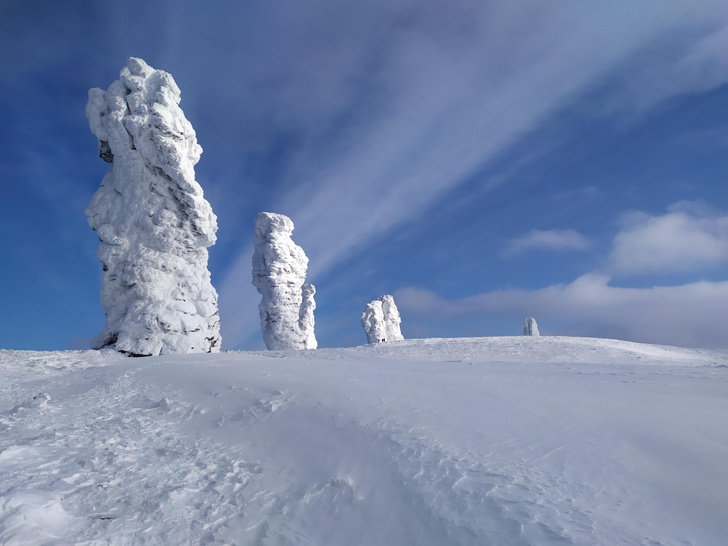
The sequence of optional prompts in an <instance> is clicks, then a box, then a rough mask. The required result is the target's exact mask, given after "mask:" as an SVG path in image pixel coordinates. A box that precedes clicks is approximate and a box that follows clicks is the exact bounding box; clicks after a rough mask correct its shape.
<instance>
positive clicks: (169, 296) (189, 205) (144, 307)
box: [86, 57, 221, 356]
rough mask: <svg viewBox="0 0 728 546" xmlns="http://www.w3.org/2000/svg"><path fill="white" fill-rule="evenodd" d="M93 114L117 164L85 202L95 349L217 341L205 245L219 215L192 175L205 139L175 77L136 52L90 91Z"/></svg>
mask: <svg viewBox="0 0 728 546" xmlns="http://www.w3.org/2000/svg"><path fill="white" fill-rule="evenodd" d="M88 95H89V98H88V104H87V105H86V117H87V118H88V121H89V125H90V126H91V130H92V131H93V133H94V134H95V135H96V137H97V138H98V139H99V156H100V157H101V158H102V159H103V160H104V161H106V162H108V163H111V169H110V170H109V172H108V173H107V174H106V176H105V177H104V179H103V181H102V182H101V187H100V188H99V189H98V190H97V191H96V193H95V194H94V196H93V198H92V200H91V204H90V205H89V206H88V208H87V209H86V216H87V217H88V223H89V225H90V226H91V228H92V229H93V230H95V231H96V233H97V235H98V237H99V241H100V242H99V249H98V257H99V260H100V261H101V265H102V267H103V270H104V276H103V280H102V289H101V304H102V307H103V309H104V313H105V314H106V325H105V327H104V329H103V331H102V332H101V333H100V334H99V335H98V336H96V338H94V339H93V340H92V343H91V345H92V347H93V348H96V349H98V348H102V347H112V348H114V349H116V350H117V351H119V352H123V353H128V354H131V355H137V356H141V355H159V354H166V353H202V352H204V353H210V352H217V351H219V350H220V341H221V338H220V332H219V330H220V319H219V315H218V307H217V293H216V292H215V289H214V288H213V287H212V284H211V283H210V272H209V271H208V269H207V259H208V254H207V247H209V246H211V245H213V244H214V243H215V232H216V231H217V218H216V217H215V215H214V214H213V212H212V208H211V207H210V204H209V203H208V202H207V201H206V200H205V198H204V197H203V193H202V188H201V187H200V185H199V184H198V183H197V182H196V181H195V172H194V166H195V164H196V163H197V161H198V160H199V158H200V154H201V153H202V148H201V147H200V146H199V145H198V144H197V139H196V136H195V131H194V129H193V128H192V125H191V124H190V122H189V121H187V119H186V118H185V116H184V113H183V112H182V110H181V109H180V107H179V106H178V104H179V101H180V91H179V88H178V87H177V84H175V82H174V80H173V79H172V76H171V75H169V74H168V73H167V72H164V71H162V70H155V69H154V68H152V67H150V66H149V65H147V64H146V63H145V62H144V61H143V60H141V59H136V58H134V57H132V58H130V59H129V60H128V61H127V65H126V67H125V68H124V69H123V70H122V71H121V77H120V79H119V80H117V81H115V82H114V83H112V84H111V86H109V89H108V90H107V91H103V90H102V89H98V88H96V89H91V90H89V94H88Z"/></svg>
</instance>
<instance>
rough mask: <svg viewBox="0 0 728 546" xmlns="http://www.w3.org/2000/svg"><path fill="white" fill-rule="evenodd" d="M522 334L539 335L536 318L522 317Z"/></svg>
mask: <svg viewBox="0 0 728 546" xmlns="http://www.w3.org/2000/svg"><path fill="white" fill-rule="evenodd" d="M523 335H524V336H540V335H541V334H539V333H538V324H536V319H535V318H533V317H526V318H525V319H523Z"/></svg>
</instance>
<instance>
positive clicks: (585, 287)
mask: <svg viewBox="0 0 728 546" xmlns="http://www.w3.org/2000/svg"><path fill="white" fill-rule="evenodd" d="M610 281H611V279H610V277H608V276H606V275H599V274H594V273H589V274H586V275H582V276H581V277H579V278H578V279H576V280H574V281H573V282H571V283H568V284H555V285H551V286H547V287H545V288H541V289H538V290H517V289H508V290H498V291H494V292H488V293H485V294H478V295H475V296H470V297H467V298H462V299H459V300H454V301H448V300H445V299H443V298H441V297H440V296H438V295H437V294H435V293H433V292H431V291H428V290H421V289H417V288H405V289H402V290H398V291H397V292H396V293H395V295H394V297H395V299H396V301H397V306H398V307H399V308H400V310H401V311H402V315H403V321H405V322H406V321H407V318H408V316H409V317H412V318H418V319H423V318H425V319H426V320H427V321H428V322H430V323H434V324H437V321H438V320H440V321H450V320H453V319H468V318H473V317H476V316H478V315H483V314H496V315H501V316H508V317H512V320H514V321H519V320H521V319H522V318H523V317H524V316H533V317H535V318H536V320H537V321H538V322H539V326H540V327H541V329H542V331H549V332H552V333H554V334H561V335H580V336H594V337H614V338H616V339H625V340H631V341H639V342H644V343H657V344H663V345H682V346H688V347H714V348H725V349H728V339H726V336H725V310H726V309H727V308H728V281H724V282H696V283H690V284H685V285H682V286H654V287H652V288H622V287H617V286H612V285H610ZM515 323H518V322H515Z"/></svg>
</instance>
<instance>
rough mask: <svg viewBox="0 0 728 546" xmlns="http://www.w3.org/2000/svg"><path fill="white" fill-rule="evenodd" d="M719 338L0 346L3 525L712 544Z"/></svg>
mask: <svg viewBox="0 0 728 546" xmlns="http://www.w3.org/2000/svg"><path fill="white" fill-rule="evenodd" d="M726 415H728V352H726V351H708V350H690V349H678V348H672V347H658V346H652V345H641V344H635V343H627V342H621V341H612V340H602V339H585V338H557V337H540V338H534V337H523V336H519V337H505V338H472V339H427V340H407V341H402V342H397V343H390V344H379V345H373V346H364V347H357V348H351V349H319V350H316V351H289V352H283V351H281V352H264V353H253V352H241V353H237V352H236V353H223V354H212V355H210V354H206V355H169V356H160V357H149V358H143V359H131V358H126V357H123V356H121V355H119V354H117V353H114V352H111V351H109V352H106V351H102V352H97V351H89V352H51V353H37V352H27V351H0V543H2V544H107V543H111V544H238V545H253V544H262V545H284V544H301V545H307V544H311V545H322V544H330V545H356V544H375V545H379V544H394V545H409V544H417V545H443V544H473V545H476V544H477V545H487V544H538V545H541V544H604V545H606V544H610V545H611V544H651V545H654V544H696V545H697V544H705V545H717V544H724V543H725V541H726V537H728V517H726V514H727V513H728V486H727V484H728V463H727V462H726V461H728V420H727V419H726Z"/></svg>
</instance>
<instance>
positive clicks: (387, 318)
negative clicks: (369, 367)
mask: <svg viewBox="0 0 728 546" xmlns="http://www.w3.org/2000/svg"><path fill="white" fill-rule="evenodd" d="M401 322H402V319H401V318H400V316H399V310H398V309H397V305H396V304H395V303H394V297H393V296H390V295H384V296H381V297H379V298H377V299H376V300H374V301H372V302H370V303H367V306H366V309H364V312H363V313H362V314H361V325H362V327H363V328H364V333H365V334H366V335H367V343H380V342H383V341H401V340H403V339H404V336H403V335H402V332H401V330H400V323H401Z"/></svg>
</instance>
